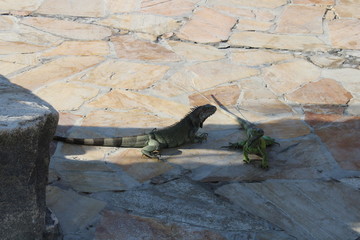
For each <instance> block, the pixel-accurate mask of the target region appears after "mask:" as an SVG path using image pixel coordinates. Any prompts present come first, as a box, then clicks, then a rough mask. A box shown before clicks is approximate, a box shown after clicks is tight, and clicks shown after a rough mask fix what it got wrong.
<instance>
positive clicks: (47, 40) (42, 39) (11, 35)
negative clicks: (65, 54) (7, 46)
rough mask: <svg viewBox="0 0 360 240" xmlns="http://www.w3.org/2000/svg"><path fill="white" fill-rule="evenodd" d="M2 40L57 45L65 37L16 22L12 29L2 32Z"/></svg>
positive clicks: (0, 35) (0, 34) (0, 33)
mask: <svg viewBox="0 0 360 240" xmlns="http://www.w3.org/2000/svg"><path fill="white" fill-rule="evenodd" d="M0 40H2V41H9V42H25V43H29V44H35V45H42V46H49V47H50V46H56V45H58V44H60V43H61V42H62V41H63V40H64V39H63V38H61V37H59V36H54V35H53V34H50V33H47V32H44V31H41V30H37V29H35V28H33V27H30V26H26V25H23V24H16V25H15V26H14V28H13V29H12V30H9V31H4V32H0Z"/></svg>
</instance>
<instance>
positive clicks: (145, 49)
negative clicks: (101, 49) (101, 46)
mask: <svg viewBox="0 0 360 240" xmlns="http://www.w3.org/2000/svg"><path fill="white" fill-rule="evenodd" d="M111 42H112V43H113V44H114V47H115V51H116V55H117V56H118V57H119V58H121V59H139V60H144V61H164V62H174V61H180V58H179V57H178V56H177V55H176V54H175V53H174V52H172V51H171V50H169V49H167V48H165V47H163V46H161V45H160V44H157V43H151V42H148V41H143V40H138V39H136V38H134V37H132V36H129V35H123V36H117V37H112V38H111Z"/></svg>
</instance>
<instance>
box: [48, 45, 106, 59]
mask: <svg viewBox="0 0 360 240" xmlns="http://www.w3.org/2000/svg"><path fill="white" fill-rule="evenodd" d="M109 54H110V49H109V44H108V43H107V42H105V41H65V42H63V43H62V44H60V45H59V46H57V47H55V48H53V49H50V50H49V51H46V52H44V53H43V54H42V56H43V57H49V56H63V55H73V56H106V55H109Z"/></svg>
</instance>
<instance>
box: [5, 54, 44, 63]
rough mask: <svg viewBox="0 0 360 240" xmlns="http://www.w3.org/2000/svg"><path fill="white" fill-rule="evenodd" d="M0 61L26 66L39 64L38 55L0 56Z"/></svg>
mask: <svg viewBox="0 0 360 240" xmlns="http://www.w3.org/2000/svg"><path fill="white" fill-rule="evenodd" d="M0 61H2V62H7V63H14V64H20V65H27V66H35V65H38V64H39V63H40V62H41V59H40V53H26V54H22V53H15V54H8V55H2V56H0Z"/></svg>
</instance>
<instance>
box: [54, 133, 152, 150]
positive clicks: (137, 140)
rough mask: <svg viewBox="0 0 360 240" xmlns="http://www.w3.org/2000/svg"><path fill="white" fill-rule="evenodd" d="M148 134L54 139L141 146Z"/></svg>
mask: <svg viewBox="0 0 360 240" xmlns="http://www.w3.org/2000/svg"><path fill="white" fill-rule="evenodd" d="M148 139H149V136H148V135H140V136H130V137H115V138H67V137H60V136H54V140H56V141H61V142H65V143H70V144H79V145H89V146H105V147H129V148H141V147H144V146H146V145H147V142H148Z"/></svg>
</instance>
